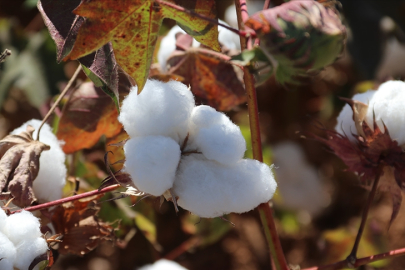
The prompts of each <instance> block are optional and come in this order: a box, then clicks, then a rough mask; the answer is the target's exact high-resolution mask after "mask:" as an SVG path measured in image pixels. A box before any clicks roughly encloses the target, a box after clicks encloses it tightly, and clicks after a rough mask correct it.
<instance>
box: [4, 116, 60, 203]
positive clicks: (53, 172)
mask: <svg viewBox="0 0 405 270" xmlns="http://www.w3.org/2000/svg"><path fill="white" fill-rule="evenodd" d="M28 125H31V126H32V127H34V128H35V131H34V134H33V137H34V138H37V134H38V128H39V126H40V125H41V121H40V120H37V119H32V120H30V121H28V122H26V123H24V124H23V125H22V126H21V127H19V128H17V129H15V130H13V131H12V132H11V134H19V133H21V132H22V131H26V129H27V126H28ZM39 140H40V141H41V142H43V143H45V144H47V145H49V146H50V147H51V149H50V150H48V151H43V152H42V153H41V157H40V159H39V172H38V176H37V178H36V179H35V180H34V182H33V189H34V193H35V196H36V197H37V199H38V200H39V201H40V202H49V201H54V200H57V199H60V198H62V189H63V187H64V186H65V183H66V172H67V170H66V166H65V159H66V156H65V153H64V152H63V150H62V148H61V143H60V141H58V139H57V138H56V136H55V134H53V133H52V129H51V127H50V126H49V125H48V124H44V126H43V127H42V128H41V133H40V137H39Z"/></svg>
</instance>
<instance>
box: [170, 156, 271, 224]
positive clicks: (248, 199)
mask: <svg viewBox="0 0 405 270" xmlns="http://www.w3.org/2000/svg"><path fill="white" fill-rule="evenodd" d="M276 187H277V184H276V182H275V180H274V177H273V174H272V172H271V170H270V168H269V167H268V166H267V165H266V164H264V163H261V162H259V161H256V160H250V159H244V160H240V161H238V162H237V163H235V164H233V165H232V166H225V165H222V164H220V163H218V162H216V161H211V160H207V159H205V158H204V156H203V155H201V154H191V155H189V156H186V157H183V158H182V160H181V162H180V167H179V170H178V173H177V178H176V181H175V183H174V186H173V189H172V190H173V192H174V194H175V195H176V196H177V197H178V201H177V203H178V204H179V205H180V206H181V207H183V208H184V209H187V210H189V211H190V212H192V213H193V214H196V215H198V216H200V217H207V218H210V217H218V216H222V215H224V214H228V213H230V212H235V213H243V212H247V211H249V210H252V209H253V208H255V207H257V206H258V205H259V204H260V203H265V202H267V201H269V200H270V199H271V198H272V197H273V194H274V192H275V190H276Z"/></svg>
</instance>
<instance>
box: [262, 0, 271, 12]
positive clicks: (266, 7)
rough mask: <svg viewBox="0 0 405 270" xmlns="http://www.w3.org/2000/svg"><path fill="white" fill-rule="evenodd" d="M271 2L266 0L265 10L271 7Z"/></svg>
mask: <svg viewBox="0 0 405 270" xmlns="http://www.w3.org/2000/svg"><path fill="white" fill-rule="evenodd" d="M270 2H271V1H270V0H266V1H264V5H263V10H265V9H269V8H270Z"/></svg>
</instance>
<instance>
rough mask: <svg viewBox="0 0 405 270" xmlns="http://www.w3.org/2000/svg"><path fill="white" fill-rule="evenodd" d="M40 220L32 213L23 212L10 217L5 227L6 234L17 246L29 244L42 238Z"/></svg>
mask: <svg viewBox="0 0 405 270" xmlns="http://www.w3.org/2000/svg"><path fill="white" fill-rule="evenodd" d="M39 226H40V223H39V220H38V219H37V218H36V217H35V216H34V215H33V214H31V213H30V212H27V211H21V212H19V213H16V214H13V215H10V216H9V217H8V218H7V222H6V225H5V226H4V234H5V235H7V237H8V238H9V239H10V241H11V242H13V244H14V245H15V246H17V247H18V246H19V245H20V244H22V243H28V242H30V241H31V240H33V239H35V238H38V237H40V236H41V231H40V229H39Z"/></svg>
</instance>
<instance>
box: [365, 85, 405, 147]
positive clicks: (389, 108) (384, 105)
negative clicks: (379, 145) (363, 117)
mask: <svg viewBox="0 0 405 270" xmlns="http://www.w3.org/2000/svg"><path fill="white" fill-rule="evenodd" d="M404 104H405V83H404V82H402V81H388V82H385V83H383V84H381V85H380V87H379V88H378V91H377V92H376V93H375V95H374V96H373V97H372V99H371V100H370V103H369V107H368V110H367V122H371V123H372V122H373V114H374V115H375V121H376V123H377V125H378V127H379V129H380V130H382V131H383V132H384V124H385V126H386V127H387V130H388V132H389V134H390V136H391V139H393V140H396V141H397V142H398V144H399V145H404V144H405V113H404ZM371 127H372V126H371Z"/></svg>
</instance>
